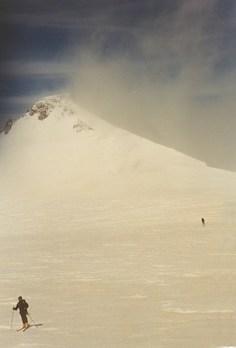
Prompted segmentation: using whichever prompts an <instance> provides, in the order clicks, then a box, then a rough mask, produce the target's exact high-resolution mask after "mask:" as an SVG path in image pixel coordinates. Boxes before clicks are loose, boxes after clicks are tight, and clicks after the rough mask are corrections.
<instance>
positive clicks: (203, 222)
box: [202, 218, 205, 226]
mask: <svg viewBox="0 0 236 348" xmlns="http://www.w3.org/2000/svg"><path fill="white" fill-rule="evenodd" d="M202 226H205V219H204V218H202Z"/></svg>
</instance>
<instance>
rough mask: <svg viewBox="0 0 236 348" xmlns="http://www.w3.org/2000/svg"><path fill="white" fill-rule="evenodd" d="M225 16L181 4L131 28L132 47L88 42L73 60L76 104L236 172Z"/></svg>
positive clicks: (103, 38)
mask: <svg viewBox="0 0 236 348" xmlns="http://www.w3.org/2000/svg"><path fill="white" fill-rule="evenodd" d="M226 12H227V13H225V15H224V17H222V15H221V11H220V9H219V7H218V2H217V1H211V0H210V1H207V2H206V1H199V2H196V1H184V0H183V1H179V2H178V5H177V6H176V7H175V8H174V9H173V8H172V10H171V11H169V12H168V11H160V12H159V15H158V17H157V18H156V19H155V20H152V22H151V23H147V22H144V23H141V24H140V23H139V25H138V26H137V27H134V28H133V30H132V34H131V35H132V40H131V41H132V44H131V45H130V46H129V44H127V42H128V43H129V41H128V39H127V38H128V36H126V37H125V36H123V37H122V38H120V37H119V39H118V40H117V41H114V40H112V38H114V36H113V35H110V36H109V35H107V34H106V33H105V32H104V33H102V34H101V33H99V34H98V35H97V37H96V35H94V37H96V38H97V41H93V40H91V41H90V43H89V45H86V47H84V49H83V50H82V48H81V46H80V47H79V50H78V52H79V53H78V56H77V57H76V58H75V62H74V64H75V66H77V71H76V74H75V75H74V80H73V95H74V98H75V99H76V100H77V101H78V103H80V104H82V105H83V107H85V108H87V109H89V110H90V111H92V112H94V113H96V114H98V115H99V116H101V117H103V118H105V119H107V120H109V121H111V122H113V123H115V124H116V125H119V126H121V127H124V128H128V129H129V130H131V131H134V132H136V133H138V134H140V135H142V136H146V137H148V138H150V139H152V140H154V141H156V142H159V143H163V144H164V145H168V146H170V147H174V148H177V149H178V150H180V151H183V152H185V153H188V154H190V155H192V156H194V157H197V158H200V159H203V160H205V161H206V162H207V163H208V164H210V165H213V166H222V167H227V168H231V169H236V163H235V159H234V158H235V157H234V158H232V157H231V155H229V153H231V154H232V149H235V148H236V140H235V137H234V135H233V132H232V129H234V130H235V126H236V124H235V120H234V117H233V112H234V111H233V110H234V109H235V91H236V89H235V84H234V81H235V76H236V69H235V66H234V65H233V64H231V66H230V65H227V66H225V65H224V61H225V60H226V59H227V61H231V63H232V62H233V57H234V56H235V53H236V52H235V49H234V48H232V47H231V46H232V45H230V44H229V42H231V44H232V38H233V37H232V34H230V33H231V32H232V30H233V28H234V23H233V22H232V18H231V15H230V13H229V11H226ZM107 20H108V21H109V19H107ZM226 41H228V44H226ZM226 47H228V48H229V49H226V50H224V49H223V48H226ZM230 58H231V59H230ZM225 139H227V140H225Z"/></svg>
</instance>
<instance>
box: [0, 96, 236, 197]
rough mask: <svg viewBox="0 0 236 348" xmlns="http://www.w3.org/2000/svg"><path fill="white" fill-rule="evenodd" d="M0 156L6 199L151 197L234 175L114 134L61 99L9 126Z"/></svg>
mask: <svg viewBox="0 0 236 348" xmlns="http://www.w3.org/2000/svg"><path fill="white" fill-rule="evenodd" d="M0 152H1V154H0V155H1V162H0V168H1V172H0V173H1V174H0V175H1V178H0V179H1V182H2V183H4V185H3V187H4V190H5V191H6V193H7V192H8V191H11V192H20V191H22V190H23V191H24V192H29V193H33V194H47V193H49V192H51V193H52V192H54V193H55V192H61V193H62V192H73V193H74V194H78V195H80V196H84V195H85V196H86V197H87V196H91V195H92V196H93V197H101V196H106V197H107V196H109V197H110V196H111V197H117V196H120V195H122V196H128V197H129V196H132V195H138V196H148V197H156V196H157V195H161V194H163V193H168V194H182V193H183V192H185V193H186V194H194V192H198V191H199V190H202V191H203V192H214V189H215V187H218V186H220V187H222V185H223V186H224V187H225V183H226V182H229V181H231V182H232V181H233V183H234V184H235V174H233V173H227V172H224V171H220V170H216V169H212V168H208V167H207V166H206V165H205V164H204V163H202V162H200V161H197V160H195V159H193V158H191V157H188V156H186V155H184V154H181V153H179V152H177V151H175V150H173V149H169V148H167V147H164V146H161V145H158V144H156V143H153V142H151V141H148V140H146V139H144V138H141V137H139V136H136V135H134V134H131V133H129V132H128V131H125V130H123V129H120V128H117V127H115V126H113V125H111V124H109V123H107V122H105V121H103V120H102V119H100V118H98V117H96V116H94V115H92V114H90V113H89V112H87V111H85V110H83V109H82V108H80V107H79V106H78V105H77V104H75V102H74V101H73V100H72V99H71V97H70V96H69V95H68V94H65V95H58V96H50V97H45V98H42V99H40V100H39V101H37V102H36V103H35V104H34V105H33V106H32V107H31V108H30V109H29V110H28V111H27V112H26V113H25V114H24V115H22V116H20V117H18V118H17V119H15V120H9V121H8V122H7V124H6V126H5V127H4V129H3V130H2V132H1V134H0ZM226 186H227V185H226Z"/></svg>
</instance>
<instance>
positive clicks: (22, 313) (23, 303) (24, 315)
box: [13, 296, 29, 330]
mask: <svg viewBox="0 0 236 348" xmlns="http://www.w3.org/2000/svg"><path fill="white" fill-rule="evenodd" d="M28 307H29V305H28V303H27V302H26V301H25V300H24V299H23V298H22V297H21V296H19V297H18V303H17V305H16V306H15V307H13V309H14V310H15V311H16V310H17V309H19V311H20V316H21V319H22V323H23V327H22V329H25V330H26V329H28V328H29V323H28V319H27V314H28V311H27V308H28Z"/></svg>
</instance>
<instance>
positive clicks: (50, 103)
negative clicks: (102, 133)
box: [0, 94, 91, 134]
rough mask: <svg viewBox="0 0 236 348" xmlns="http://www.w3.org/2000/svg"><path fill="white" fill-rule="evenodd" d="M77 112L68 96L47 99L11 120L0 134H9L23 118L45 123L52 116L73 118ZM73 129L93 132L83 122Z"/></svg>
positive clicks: (75, 125)
mask: <svg viewBox="0 0 236 348" xmlns="http://www.w3.org/2000/svg"><path fill="white" fill-rule="evenodd" d="M76 112H77V108H76V105H75V104H74V103H73V101H72V100H71V98H70V96H69V95H68V94H63V95H57V96H51V97H45V98H42V99H40V100H39V101H37V102H36V103H35V104H34V105H33V106H32V107H31V108H30V109H29V110H28V111H27V112H26V113H25V114H24V115H22V116H20V117H18V118H16V119H12V118H10V119H9V120H8V121H7V122H6V124H5V127H4V128H3V129H2V130H1V131H0V133H4V134H8V133H9V132H10V130H11V128H12V127H13V126H14V124H15V123H16V122H17V121H19V120H20V119H21V118H29V116H30V117H33V118H37V119H38V120H40V121H43V120H45V119H46V118H48V117H49V116H50V115H51V116H52V115H53V116H54V117H57V118H62V117H63V116H64V115H67V116H68V115H70V116H73V115H75V114H76ZM73 128H74V129H75V130H76V131H77V132H80V131H82V130H91V128H90V127H89V126H88V125H86V124H85V123H83V122H82V121H78V122H77V123H75V124H74V126H73Z"/></svg>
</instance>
